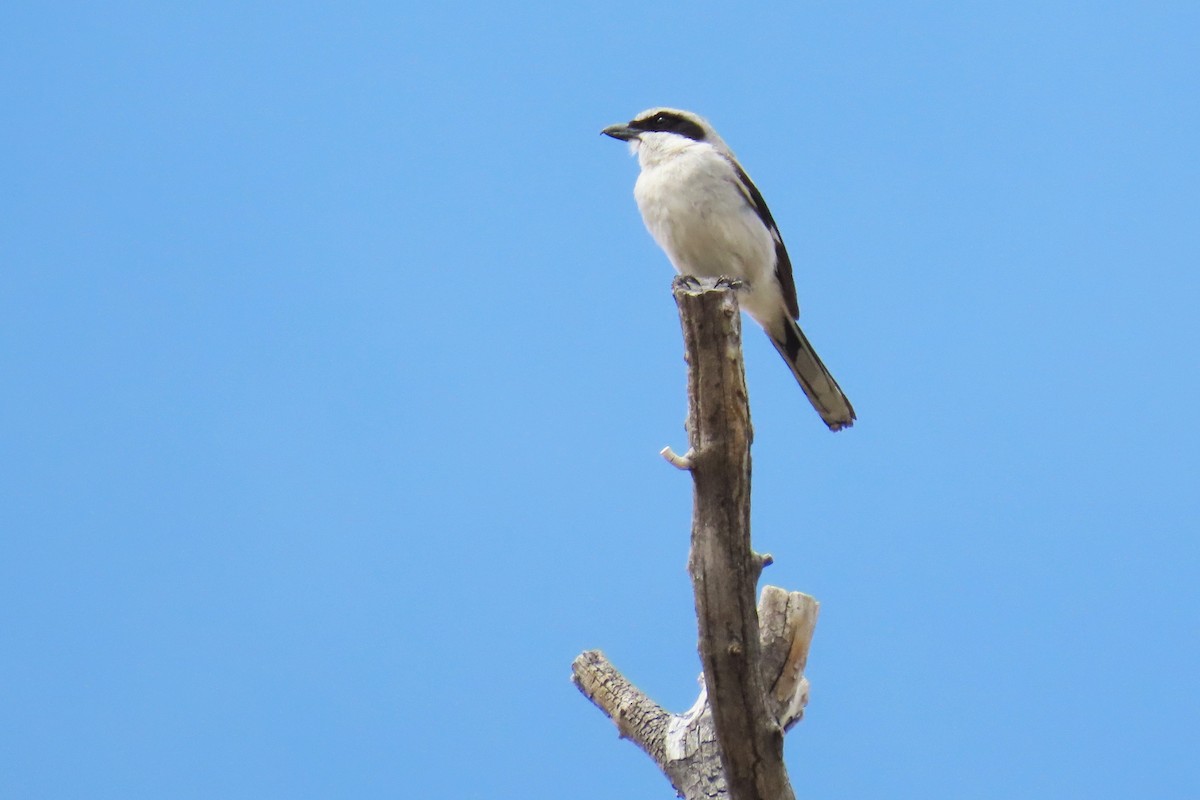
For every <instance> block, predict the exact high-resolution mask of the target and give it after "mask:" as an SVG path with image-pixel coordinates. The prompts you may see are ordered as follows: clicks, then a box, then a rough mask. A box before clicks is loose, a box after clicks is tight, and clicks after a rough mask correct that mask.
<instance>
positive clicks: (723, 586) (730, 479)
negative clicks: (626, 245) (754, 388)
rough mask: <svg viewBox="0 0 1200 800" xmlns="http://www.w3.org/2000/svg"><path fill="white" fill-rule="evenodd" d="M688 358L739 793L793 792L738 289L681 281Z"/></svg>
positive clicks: (713, 677) (712, 605) (706, 641)
mask: <svg viewBox="0 0 1200 800" xmlns="http://www.w3.org/2000/svg"><path fill="white" fill-rule="evenodd" d="M674 294H675V303H676V304H677V305H678V306H679V319H680V323H681V324H682V326H683V345H684V352H685V354H686V358H687V362H688V434H689V438H690V443H691V449H692V451H693V454H692V469H691V475H692V481H693V494H692V503H693V506H692V508H693V510H692V551H691V556H690V558H689V560H688V571H689V572H690V573H691V576H692V588H693V590H694V592H695V595H696V618H697V622H698V625H699V630H700V661H701V664H702V665H703V666H704V677H705V682H706V683H707V685H708V691H709V696H710V701H711V703H712V708H713V721H714V723H715V724H716V728H717V739H718V741H719V742H720V744H721V757H722V763H723V764H724V766H725V775H726V779H727V780H728V783H729V796H730V798H732V800H792V798H793V797H794V795H793V793H792V789H791V784H790V783H789V782H788V777H787V768H786V767H785V766H784V763H783V728H782V727H781V726H780V725H779V723H778V721H777V720H776V718H775V716H774V715H773V714H771V713H770V711H769V710H768V708H767V687H766V686H765V685H764V683H763V675H762V673H761V671H760V664H761V661H762V657H761V647H760V644H759V630H758V614H757V613H756V610H755V603H754V593H755V587H756V583H757V581H758V573H759V571H760V569H761V561H759V560H757V559H756V558H755V555H754V552H753V550H751V548H750V442H751V440H752V439H753V436H754V434H753V430H752V428H751V425H750V406H749V402H748V400H747V397H746V381H745V376H744V372H743V367H742V348H741V315H740V314H739V313H738V304H737V294H736V291H735V290H733V289H731V288H729V287H727V286H721V285H718V286H716V287H714V288H712V289H705V288H703V287H700V288H693V287H692V286H691V285H688V284H687V283H685V282H683V281H677V282H676V283H675V287H674Z"/></svg>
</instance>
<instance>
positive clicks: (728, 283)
mask: <svg viewBox="0 0 1200 800" xmlns="http://www.w3.org/2000/svg"><path fill="white" fill-rule="evenodd" d="M716 285H717V287H721V286H725V287H727V288H730V289H733V290H734V291H735V292H736V291H738V290H739V289H741V288H742V287H743V286H745V282H744V281H743V280H742V279H741V278H731V277H729V276H728V275H721V276H720V277H718V278H717V283H716Z"/></svg>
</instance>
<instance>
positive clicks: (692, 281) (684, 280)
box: [671, 275, 704, 292]
mask: <svg viewBox="0 0 1200 800" xmlns="http://www.w3.org/2000/svg"><path fill="white" fill-rule="evenodd" d="M671 288H673V289H687V290H688V291H689V292H695V291H698V290H700V289H703V288H704V285H703V284H702V283H700V279H699V278H697V277H696V276H695V275H676V276H675V280H673V281H671Z"/></svg>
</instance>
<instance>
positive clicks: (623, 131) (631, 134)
mask: <svg viewBox="0 0 1200 800" xmlns="http://www.w3.org/2000/svg"><path fill="white" fill-rule="evenodd" d="M600 132H601V133H603V134H604V135H605V136H611V137H612V138H614V139H620V140H621V141H622V142H628V141H629V140H630V139H636V138H638V136H641V134H642V132H641V131H639V130H637V129H636V128H631V127H629V126H628V125H625V124H620V125H609V126H608V127H607V128H605V129H604V130H602V131H600Z"/></svg>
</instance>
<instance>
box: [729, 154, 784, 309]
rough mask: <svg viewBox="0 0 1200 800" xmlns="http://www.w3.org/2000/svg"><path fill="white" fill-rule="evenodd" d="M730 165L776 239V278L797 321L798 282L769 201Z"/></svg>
mask: <svg viewBox="0 0 1200 800" xmlns="http://www.w3.org/2000/svg"><path fill="white" fill-rule="evenodd" d="M729 163H730V165H731V166H732V167H733V169H734V171H735V172H736V173H737V176H738V181H739V183H740V184H741V190H742V194H743V195H745V196H746V201H747V202H748V203H750V205H751V207H752V208H753V209H754V211H755V213H757V214H758V218H759V219H761V220H762V223H763V225H766V226H767V230H769V231H770V232H771V236H772V237H774V239H775V278H776V279H777V280H778V281H779V287H780V288H781V289H783V301H784V302H785V303H787V309H788V313H789V314H791V315H792V319H796V318H797V317H799V316H800V304H799V303H798V302H797V301H796V281H795V280H794V279H793V278H792V260H791V259H790V258H788V252H787V248H786V247H784V246H783V236H781V235H780V233H779V226H778V225H776V224H775V218H774V217H772V216H771V209H769V208H767V201H766V200H764V199H763V196H762V192H760V191H759V190H758V187H757V186H755V185H754V181H752V180H750V176H749V175H747V174H746V170H744V169H742V168H741V166H740V165H739V164H738V163H737V162H736V161H734V160H733V159H729Z"/></svg>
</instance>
